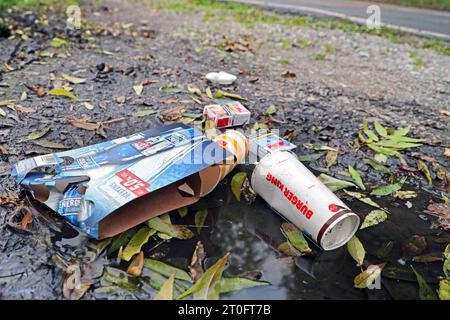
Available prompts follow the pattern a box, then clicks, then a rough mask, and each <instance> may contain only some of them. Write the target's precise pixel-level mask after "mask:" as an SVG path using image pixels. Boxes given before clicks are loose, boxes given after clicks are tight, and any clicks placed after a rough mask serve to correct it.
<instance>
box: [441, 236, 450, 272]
mask: <svg viewBox="0 0 450 320" xmlns="http://www.w3.org/2000/svg"><path fill="white" fill-rule="evenodd" d="M444 256H445V261H444V265H443V266H442V271H443V272H444V274H445V277H446V278H450V244H448V245H447V247H445V250H444Z"/></svg>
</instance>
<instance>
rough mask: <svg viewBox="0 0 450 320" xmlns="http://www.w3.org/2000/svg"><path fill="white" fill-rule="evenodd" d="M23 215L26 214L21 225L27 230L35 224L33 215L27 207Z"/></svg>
mask: <svg viewBox="0 0 450 320" xmlns="http://www.w3.org/2000/svg"><path fill="white" fill-rule="evenodd" d="M22 213H23V214H24V216H23V218H22V221H20V224H21V226H22V228H24V229H26V228H27V227H28V225H29V224H31V222H33V214H32V213H31V210H30V209H28V208H27V207H23V208H22Z"/></svg>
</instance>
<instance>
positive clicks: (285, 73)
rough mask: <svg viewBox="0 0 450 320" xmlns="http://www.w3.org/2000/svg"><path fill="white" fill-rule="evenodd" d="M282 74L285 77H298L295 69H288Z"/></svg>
mask: <svg viewBox="0 0 450 320" xmlns="http://www.w3.org/2000/svg"><path fill="white" fill-rule="evenodd" d="M281 76H282V77H283V78H295V77H297V74H296V73H295V72H293V71H290V70H287V71H284V72H282V73H281Z"/></svg>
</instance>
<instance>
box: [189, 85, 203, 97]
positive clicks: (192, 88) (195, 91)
mask: <svg viewBox="0 0 450 320" xmlns="http://www.w3.org/2000/svg"><path fill="white" fill-rule="evenodd" d="M187 89H188V91H189V92H190V93H192V94H195V95H197V96H199V97H201V96H202V92H201V91H200V89H199V88H197V87H196V86H194V85H192V84H188V86H187Z"/></svg>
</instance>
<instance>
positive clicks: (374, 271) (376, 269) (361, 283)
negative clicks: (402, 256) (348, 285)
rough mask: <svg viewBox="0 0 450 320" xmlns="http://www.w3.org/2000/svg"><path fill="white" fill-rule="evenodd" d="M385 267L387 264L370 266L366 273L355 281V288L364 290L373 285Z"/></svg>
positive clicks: (362, 273)
mask: <svg viewBox="0 0 450 320" xmlns="http://www.w3.org/2000/svg"><path fill="white" fill-rule="evenodd" d="M385 265H386V263H382V264H376V265H370V266H368V267H367V269H366V270H365V271H363V272H361V273H360V274H358V275H357V276H356V277H355V279H353V283H354V285H355V287H357V288H360V289H364V288H367V287H368V286H370V285H371V284H373V283H374V282H375V280H376V279H377V278H378V277H379V276H380V274H381V271H382V270H383V268H384V266H385Z"/></svg>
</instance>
